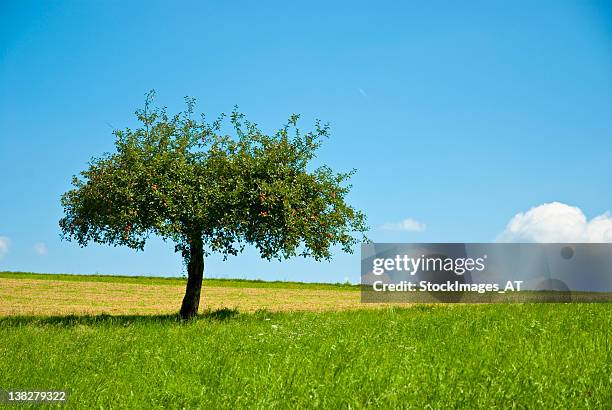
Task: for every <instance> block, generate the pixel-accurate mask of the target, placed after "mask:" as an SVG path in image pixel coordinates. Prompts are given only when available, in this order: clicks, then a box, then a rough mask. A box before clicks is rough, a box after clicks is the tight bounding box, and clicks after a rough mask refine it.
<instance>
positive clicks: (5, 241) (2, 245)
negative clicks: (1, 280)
mask: <svg viewBox="0 0 612 410" xmlns="http://www.w3.org/2000/svg"><path fill="white" fill-rule="evenodd" d="M10 243H11V241H10V240H9V238H7V237H6V236H0V258H2V257H3V256H4V255H6V254H7V253H8V250H9V244H10Z"/></svg>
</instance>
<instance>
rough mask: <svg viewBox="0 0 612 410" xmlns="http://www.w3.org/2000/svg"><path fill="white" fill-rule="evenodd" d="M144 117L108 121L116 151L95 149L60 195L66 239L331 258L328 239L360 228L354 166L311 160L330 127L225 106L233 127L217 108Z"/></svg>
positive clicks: (350, 237)
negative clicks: (135, 123) (115, 123)
mask: <svg viewBox="0 0 612 410" xmlns="http://www.w3.org/2000/svg"><path fill="white" fill-rule="evenodd" d="M153 96H154V94H153V93H152V92H151V93H150V94H149V95H148V96H147V99H146V102H145V106H144V108H143V109H142V110H138V111H136V115H137V117H138V120H139V121H140V123H141V124H142V126H141V127H140V128H138V129H136V130H131V129H125V130H119V131H115V132H114V135H115V137H116V142H115V147H116V152H114V153H110V154H106V155H104V156H103V157H101V158H94V159H93V160H92V161H91V163H90V166H89V168H88V169H87V170H85V171H83V172H82V173H81V177H80V178H79V177H74V179H73V185H74V188H73V189H72V190H70V191H68V192H67V193H66V194H64V195H63V196H62V205H63V207H64V212H65V216H64V218H62V219H61V221H60V227H61V230H62V235H63V237H64V238H65V239H68V240H75V241H77V242H78V243H79V244H80V245H82V246H85V245H86V244H87V243H89V242H90V241H94V242H98V243H107V244H112V245H125V246H129V247H131V248H135V249H142V248H143V247H144V245H145V243H146V240H147V238H148V237H149V236H150V235H152V234H153V235H159V236H160V237H162V238H164V239H169V240H172V241H174V243H175V244H176V250H177V251H180V252H182V253H183V255H184V256H185V257H186V258H187V257H188V249H189V246H190V244H191V243H194V242H198V241H201V242H202V243H203V245H204V248H205V252H207V253H209V252H219V253H221V254H223V255H225V256H227V255H235V254H237V253H239V252H240V251H242V250H243V249H244V246H245V245H246V244H250V245H254V246H255V247H256V248H257V249H258V250H259V252H260V254H261V256H262V257H263V258H266V259H283V258H288V257H292V256H296V255H301V256H312V257H314V258H315V259H317V260H319V259H329V258H330V256H331V251H330V248H331V247H333V246H340V247H341V248H342V249H343V250H344V251H346V252H351V250H352V247H353V246H354V245H355V244H356V243H358V242H359V241H360V240H365V237H363V236H362V237H360V238H357V237H356V236H355V235H356V234H363V233H364V232H365V231H366V226H365V216H364V215H363V214H362V213H361V212H359V211H357V210H355V209H354V208H352V207H351V206H349V205H348V204H347V203H346V202H345V198H346V195H347V194H348V193H349V189H350V186H349V185H347V184H346V182H347V180H348V179H349V177H350V176H351V175H352V172H348V173H334V172H333V171H332V170H331V169H330V168H329V167H327V166H321V167H319V168H316V169H314V170H309V165H310V163H311V160H312V159H313V158H314V157H315V155H316V152H317V149H318V148H319V147H320V145H321V140H322V139H323V138H325V137H327V136H328V134H329V128H328V126H327V125H322V124H321V123H320V122H316V123H315V127H314V130H313V131H310V132H305V133H303V132H301V131H300V129H299V128H298V127H297V122H298V119H299V117H298V116H297V115H292V116H291V117H290V118H289V121H288V123H287V124H286V125H285V126H283V127H282V128H281V129H280V130H278V131H277V132H276V133H274V134H272V135H267V134H265V133H264V132H262V131H261V130H260V129H259V128H258V126H257V124H255V123H252V122H250V121H248V120H246V119H245V117H244V115H243V114H241V113H239V112H238V111H237V110H236V109H235V110H234V111H232V112H231V114H230V115H229V124H230V126H231V129H232V130H233V134H235V135H234V136H233V137H232V136H229V135H225V134H223V133H222V128H223V122H224V117H225V116H224V115H221V116H220V117H219V118H217V119H216V120H215V121H212V122H208V121H207V120H206V118H205V117H204V116H203V115H202V116H201V117H200V118H199V119H195V118H194V108H195V101H194V100H193V99H189V98H187V99H186V103H187V109H186V111H185V112H184V113H179V114H176V115H172V116H171V115H169V114H168V113H167V112H166V110H165V109H158V108H154V107H152V105H151V104H152V99H153Z"/></svg>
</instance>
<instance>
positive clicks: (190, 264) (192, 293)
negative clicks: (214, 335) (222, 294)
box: [181, 237, 204, 319]
mask: <svg viewBox="0 0 612 410" xmlns="http://www.w3.org/2000/svg"><path fill="white" fill-rule="evenodd" d="M203 278H204V246H203V244H202V239H201V238H199V237H198V238H196V239H194V240H192V241H191V244H190V247H189V260H188V261H187V289H186V290H185V297H184V298H183V304H182V306H181V318H183V319H191V318H193V317H194V316H195V315H197V314H198V307H199V306H200V291H201V290H202V279H203Z"/></svg>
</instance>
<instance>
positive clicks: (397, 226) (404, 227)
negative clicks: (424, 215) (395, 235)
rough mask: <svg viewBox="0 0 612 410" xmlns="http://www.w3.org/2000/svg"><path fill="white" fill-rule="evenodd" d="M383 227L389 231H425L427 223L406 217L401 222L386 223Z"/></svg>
mask: <svg viewBox="0 0 612 410" xmlns="http://www.w3.org/2000/svg"><path fill="white" fill-rule="evenodd" d="M382 227H383V229H387V230H389V231H410V232H423V231H424V230H425V228H426V226H425V224H424V223H422V222H419V221H417V220H415V219H412V218H406V219H404V220H403V221H401V222H399V223H386V224H384V225H383V226H382Z"/></svg>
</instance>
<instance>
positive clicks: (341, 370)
mask: <svg viewBox="0 0 612 410" xmlns="http://www.w3.org/2000/svg"><path fill="white" fill-rule="evenodd" d="M291 286H293V285H291ZM0 389H45V390H49V389H68V390H69V391H70V397H69V400H68V403H67V405H68V407H77V408H124V407H125V408H236V407H255V408H303V407H323V408H360V407H368V406H372V407H382V408H397V407H400V408H406V407H416V408H424V407H428V408H449V407H451V408H455V407H459V408H475V407H477V408H491V407H496V408H534V407H535V408H611V407H612V305H609V304H605V303H601V304H510V305H506V304H495V305H435V306H434V305H416V306H413V307H406V308H396V307H392V308H383V309H362V310H349V311H327V312H276V313H270V312H266V311H259V312H255V313H242V312H237V311H233V310H218V311H210V312H208V313H206V314H204V315H201V316H200V317H199V318H198V319H197V320H195V321H193V322H189V323H183V322H180V321H179V320H178V319H177V317H176V316H174V315H152V316H139V315H135V316H109V315H98V316H53V317H44V316H7V317H0ZM34 406H36V405H34ZM34 406H33V407H34Z"/></svg>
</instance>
